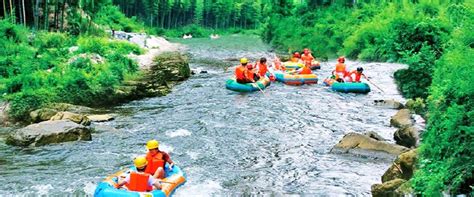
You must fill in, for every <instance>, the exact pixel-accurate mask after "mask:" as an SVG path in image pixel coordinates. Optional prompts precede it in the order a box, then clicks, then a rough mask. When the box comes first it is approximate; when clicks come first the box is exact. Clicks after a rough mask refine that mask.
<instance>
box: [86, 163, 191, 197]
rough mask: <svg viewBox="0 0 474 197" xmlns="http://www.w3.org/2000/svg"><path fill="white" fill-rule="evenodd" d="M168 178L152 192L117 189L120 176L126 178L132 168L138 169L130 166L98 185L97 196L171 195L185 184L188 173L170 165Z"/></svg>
mask: <svg viewBox="0 0 474 197" xmlns="http://www.w3.org/2000/svg"><path fill="white" fill-rule="evenodd" d="M165 169H166V170H165V173H166V178H164V179H162V180H161V181H163V182H161V186H162V188H161V190H153V191H150V192H134V191H129V190H127V189H126V188H121V189H117V188H115V187H114V185H115V184H117V182H118V179H119V178H125V176H126V175H127V174H129V173H130V172H131V170H136V169H135V167H133V166H132V167H130V168H129V169H127V170H122V171H119V172H117V173H115V174H112V175H110V176H108V177H107V178H106V179H105V180H103V181H102V182H100V183H99V185H97V188H96V189H95V192H94V196H95V197H112V196H120V197H122V196H123V197H139V196H149V197H168V196H171V195H172V194H173V193H174V191H175V190H176V188H178V187H179V186H181V185H183V184H184V183H185V182H186V175H185V174H184V172H183V171H181V169H180V168H179V167H178V166H176V165H174V166H173V169H172V170H170V169H169V167H168V165H167V166H166V167H165Z"/></svg>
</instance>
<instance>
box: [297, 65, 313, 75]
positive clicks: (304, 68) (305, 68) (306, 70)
mask: <svg viewBox="0 0 474 197" xmlns="http://www.w3.org/2000/svg"><path fill="white" fill-rule="evenodd" d="M300 74H302V75H307V74H313V72H312V71H311V69H310V68H309V67H307V66H305V67H303V68H302V69H301V71H300Z"/></svg>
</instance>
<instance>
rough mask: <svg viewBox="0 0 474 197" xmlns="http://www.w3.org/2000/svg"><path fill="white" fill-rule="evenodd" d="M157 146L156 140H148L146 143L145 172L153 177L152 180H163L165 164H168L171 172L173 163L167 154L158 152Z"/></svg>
mask: <svg viewBox="0 0 474 197" xmlns="http://www.w3.org/2000/svg"><path fill="white" fill-rule="evenodd" d="M159 145H160V143H159V142H158V141H156V140H150V141H148V142H147V143H146V148H147V149H148V153H147V154H146V160H147V162H148V166H147V168H146V170H145V172H146V173H149V174H151V175H153V177H154V178H158V179H162V178H165V164H166V163H168V164H169V165H168V166H169V169H170V170H171V169H173V165H174V163H173V161H172V160H171V157H170V155H169V154H168V153H166V152H164V151H160V149H159Z"/></svg>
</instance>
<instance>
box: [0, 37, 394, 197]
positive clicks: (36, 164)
mask: <svg viewBox="0 0 474 197" xmlns="http://www.w3.org/2000/svg"><path fill="white" fill-rule="evenodd" d="M180 42H182V43H183V44H186V45H187V46H188V49H189V53H191V54H192V58H196V59H198V60H197V61H193V60H192V61H191V62H192V64H191V67H192V68H193V69H196V68H201V69H204V70H207V71H209V72H208V73H203V74H196V75H194V76H192V77H191V78H190V79H189V80H187V81H185V82H183V83H182V84H180V85H178V86H176V87H175V88H174V89H173V92H172V93H170V94H169V95H167V96H165V97H157V98H150V99H144V100H140V101H133V102H130V103H127V104H124V105H122V106H118V107H115V108H114V109H111V111H112V112H115V113H117V114H118V117H117V118H116V119H115V120H114V121H112V122H106V123H99V124H96V126H100V127H101V128H103V129H102V130H101V131H100V132H95V133H94V134H93V136H92V137H93V140H92V141H89V142H68V143H63V144H56V145H49V146H44V147H39V148H34V149H27V150H22V149H18V148H14V147H10V146H7V145H5V144H4V143H3V142H2V143H0V158H1V159H0V168H1V169H2V170H1V171H0V175H1V176H0V196H2V195H7V194H13V195H18V194H39V195H41V194H78V195H81V194H82V195H83V194H92V193H93V191H94V189H95V186H96V184H97V183H98V182H99V181H101V180H102V179H103V178H104V177H105V176H107V175H108V174H111V173H113V172H115V171H117V170H119V169H120V168H123V167H125V166H127V165H129V164H131V160H132V159H133V158H134V157H135V156H137V155H140V154H143V153H144V151H145V148H144V143H145V142H146V141H147V140H149V139H152V138H156V139H158V140H159V141H160V142H161V145H160V148H161V149H163V150H165V151H168V152H170V153H171V156H172V158H173V160H174V161H176V163H177V164H178V165H180V166H181V167H183V169H184V171H185V172H186V173H187V177H188V182H187V183H186V184H185V185H184V186H183V187H181V188H180V189H179V190H178V191H177V192H176V193H175V194H176V196H190V195H203V196H207V195H209V194H214V195H226V196H228V195H232V194H235V195H247V194H248V195H250V194H265V195H272V194H274V195H280V194H308V195H311V194H312V195H323V196H324V195H347V194H352V195H370V186H371V185H372V184H374V183H377V182H380V176H381V175H382V174H383V172H384V171H385V169H386V168H387V167H388V166H389V165H390V162H389V161H386V160H374V159H367V158H358V157H353V156H347V155H337V154H329V150H330V149H331V147H332V146H333V145H334V144H336V143H337V142H338V141H339V140H340V139H341V138H342V136H343V135H344V134H346V133H348V132H358V133H363V132H365V131H376V132H378V133H379V134H380V135H382V136H383V137H384V138H386V139H391V136H392V134H393V132H394V130H395V129H393V128H391V127H389V117H390V116H391V115H393V114H394V113H395V111H394V110H387V109H381V108H377V107H375V106H373V104H372V101H373V100H377V99H385V98H394V99H398V100H402V98H401V96H400V95H398V93H397V91H396V86H395V84H394V83H393V78H392V77H391V76H392V75H393V72H394V71H395V70H397V69H400V68H402V67H403V65H397V64H387V63H361V62H351V61H349V62H348V65H349V66H350V67H351V68H355V67H356V66H357V65H364V69H365V70H366V75H368V76H372V77H373V78H372V81H374V82H376V83H377V84H378V85H379V86H381V87H383V88H384V91H385V94H383V93H382V92H380V91H378V90H377V89H373V91H372V92H371V93H369V94H367V95H356V94H340V93H335V92H332V91H330V90H329V89H328V88H326V87H324V86H322V85H320V84H318V85H312V86H300V87H292V86H286V85H283V84H280V83H273V84H272V85H271V86H270V87H269V88H267V89H266V90H265V93H266V95H267V96H264V95H263V94H261V93H260V92H254V93H248V94H241V93H235V92H232V91H229V90H226V89H225V87H224V86H225V85H224V84H225V80H226V79H227V78H228V77H230V76H232V74H233V70H232V69H229V70H227V71H224V70H223V69H222V68H220V67H219V66H218V67H216V66H214V65H213V62H215V61H217V62H219V61H221V64H226V65H227V64H228V63H229V62H230V64H237V61H229V60H238V58H240V57H243V56H245V57H248V58H250V59H251V60H252V61H254V60H256V59H258V58H260V57H262V56H266V57H272V55H271V54H270V53H268V52H267V51H268V50H269V47H268V46H267V45H265V44H263V43H262V42H261V41H260V40H259V39H258V37H254V36H242V35H237V36H228V37H222V38H221V39H218V40H210V39H190V40H181V41H180ZM315 55H316V56H317V54H315ZM205 58H208V59H212V61H209V62H205V61H200V60H199V59H205ZM230 64H228V65H230ZM334 64H335V62H334V61H330V62H324V63H323V66H322V67H323V68H322V70H319V71H317V74H318V75H319V76H322V77H320V81H322V78H323V77H325V76H328V75H329V73H330V71H331V68H332V65H334ZM12 164H14V165H12Z"/></svg>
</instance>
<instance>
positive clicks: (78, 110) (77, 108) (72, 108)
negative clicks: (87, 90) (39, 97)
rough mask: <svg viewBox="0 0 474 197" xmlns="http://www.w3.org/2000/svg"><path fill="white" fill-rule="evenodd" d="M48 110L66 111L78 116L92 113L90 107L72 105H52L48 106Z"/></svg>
mask: <svg viewBox="0 0 474 197" xmlns="http://www.w3.org/2000/svg"><path fill="white" fill-rule="evenodd" d="M48 108H51V109H54V110H57V111H68V112H72V113H78V114H83V113H90V112H92V111H93V109H92V108H90V107H85V106H80V105H73V104H69V103H53V104H49V105H48Z"/></svg>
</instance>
